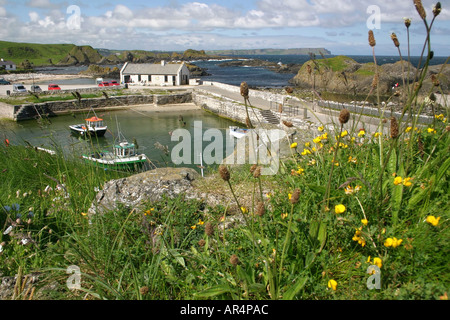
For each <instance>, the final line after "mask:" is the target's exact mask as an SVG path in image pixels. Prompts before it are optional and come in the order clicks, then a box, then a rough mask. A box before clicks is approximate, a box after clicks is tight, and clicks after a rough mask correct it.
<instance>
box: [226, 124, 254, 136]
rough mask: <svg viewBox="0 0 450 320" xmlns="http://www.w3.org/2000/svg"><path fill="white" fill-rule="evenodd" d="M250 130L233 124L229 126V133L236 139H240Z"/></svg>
mask: <svg viewBox="0 0 450 320" xmlns="http://www.w3.org/2000/svg"><path fill="white" fill-rule="evenodd" d="M250 131H251V130H250V129H243V128H239V127H235V126H230V135H231V136H232V137H235V138H236V139H241V138H243V137H245V136H246V135H247V134H248V133H249V132H250Z"/></svg>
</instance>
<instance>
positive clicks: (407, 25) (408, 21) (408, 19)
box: [404, 18, 411, 28]
mask: <svg viewBox="0 0 450 320" xmlns="http://www.w3.org/2000/svg"><path fill="white" fill-rule="evenodd" d="M404 20H405V26H406V28H409V27H410V26H411V19H410V18H404Z"/></svg>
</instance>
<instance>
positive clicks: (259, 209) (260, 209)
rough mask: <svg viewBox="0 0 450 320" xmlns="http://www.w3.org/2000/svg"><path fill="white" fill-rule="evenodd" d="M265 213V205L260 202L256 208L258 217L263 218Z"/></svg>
mask: <svg viewBox="0 0 450 320" xmlns="http://www.w3.org/2000/svg"><path fill="white" fill-rule="evenodd" d="M265 212H266V209H265V208H264V203H262V202H258V205H257V206H256V215H258V216H260V217H262V216H263V215H264V213H265Z"/></svg>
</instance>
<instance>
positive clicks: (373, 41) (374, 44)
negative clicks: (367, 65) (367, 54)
mask: <svg viewBox="0 0 450 320" xmlns="http://www.w3.org/2000/svg"><path fill="white" fill-rule="evenodd" d="M369 44H370V46H371V47H375V46H376V45H377V42H376V41H375V36H374V35H373V31H372V30H369Z"/></svg>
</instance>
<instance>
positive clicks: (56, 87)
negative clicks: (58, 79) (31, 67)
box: [48, 84, 61, 90]
mask: <svg viewBox="0 0 450 320" xmlns="http://www.w3.org/2000/svg"><path fill="white" fill-rule="evenodd" d="M48 90H61V88H60V87H59V86H58V85H57V84H49V85H48Z"/></svg>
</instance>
